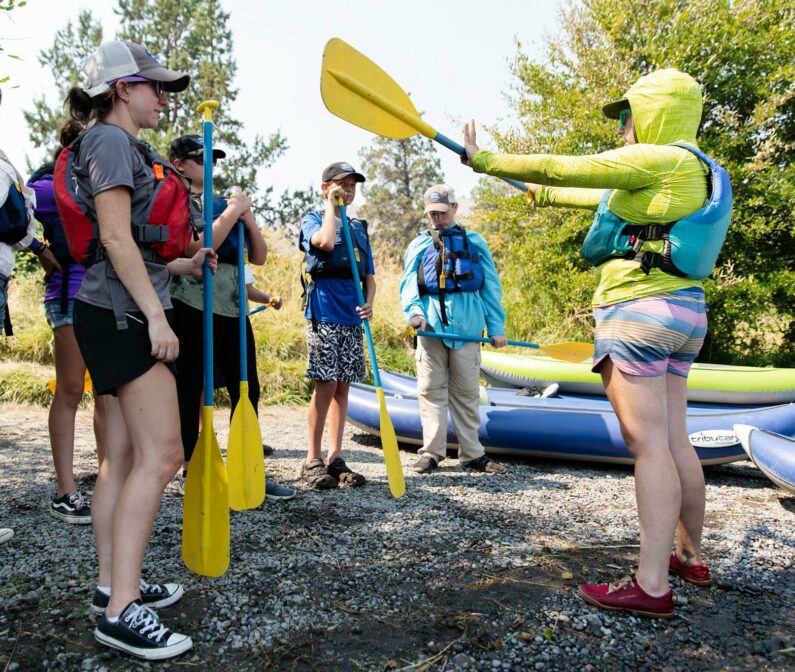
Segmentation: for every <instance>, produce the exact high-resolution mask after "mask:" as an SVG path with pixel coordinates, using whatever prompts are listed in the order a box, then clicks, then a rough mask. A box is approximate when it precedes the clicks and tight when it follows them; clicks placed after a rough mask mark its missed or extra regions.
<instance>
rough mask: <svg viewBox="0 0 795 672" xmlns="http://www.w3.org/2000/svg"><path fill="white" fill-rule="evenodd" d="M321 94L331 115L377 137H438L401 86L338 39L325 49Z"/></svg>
mask: <svg viewBox="0 0 795 672" xmlns="http://www.w3.org/2000/svg"><path fill="white" fill-rule="evenodd" d="M320 95H321V96H322V97H323V103H325V105H326V107H327V108H328V111H329V112H331V113H332V114H334V115H336V116H338V117H340V118H341V119H344V120H345V121H348V122H350V123H352V124H354V125H356V126H359V127H360V128H363V129H365V130H367V131H371V132H372V133H375V134H377V135H382V136H384V137H387V138H410V137H412V136H414V135H417V133H418V132H419V133H422V134H423V135H425V136H426V137H429V138H433V137H434V136H435V135H436V131H435V130H434V129H433V127H431V126H429V125H428V124H426V123H425V122H424V121H422V119H421V118H420V115H419V113H418V112H417V110H416V108H415V107H414V103H412V102H411V99H410V98H409V97H408V94H407V93H406V92H405V91H403V89H402V88H400V85H399V84H398V83H397V82H395V80H394V79H392V78H391V77H390V76H389V75H388V74H386V73H385V72H384V71H383V70H382V69H381V68H379V67H378V66H377V65H376V64H375V63H373V62H372V61H371V60H370V59H369V58H367V56H365V55H364V54H362V53H361V52H359V51H357V50H356V49H354V48H353V47H352V46H351V45H349V44H348V43H346V42H344V41H343V40H341V39H339V38H338V37H334V38H332V39H330V40H329V41H328V42H327V43H326V48H325V49H324V50H323V65H322V69H321V73H320Z"/></svg>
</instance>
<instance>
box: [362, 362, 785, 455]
mask: <svg viewBox="0 0 795 672" xmlns="http://www.w3.org/2000/svg"><path fill="white" fill-rule="evenodd" d="M381 381H382V384H383V388H384V393H385V397H386V401H387V408H388V410H389V415H390V418H391V419H392V423H393V425H394V427H395V433H396V434H397V437H398V440H399V441H402V442H404V443H409V444H415V445H420V444H421V443H422V427H421V425H420V417H419V406H418V401H417V395H416V381H415V380H414V379H413V378H411V377H409V376H401V375H397V374H390V373H388V372H382V374H381ZM485 396H487V397H488V400H487V401H486V400H485V399H484V401H485V402H486V403H487V405H482V406H481V407H480V432H479V436H480V441H481V443H483V446H484V447H485V448H486V451H487V452H488V453H491V454H509V455H526V456H535V457H545V458H558V459H567V460H584V461H592V462H607V463H623V464H632V462H633V458H632V456H631V455H630V453H629V451H628V450H627V447H626V445H625V444H624V440H623V439H622V437H621V431H620V430H619V426H618V421H617V419H616V416H615V414H614V413H613V410H612V408H611V407H610V404H609V402H608V401H607V400H606V399H605V398H604V397H588V396H577V395H566V396H560V397H553V398H548V399H542V398H537V397H531V396H520V395H519V394H517V390H515V389H500V388H486V395H485ZM348 420H349V421H350V422H351V424H353V425H354V426H355V427H358V428H359V429H362V430H364V431H366V432H368V433H370V434H376V435H377V434H378V432H379V425H380V422H379V404H378V400H377V398H376V395H375V388H373V387H371V386H369V385H361V384H353V385H351V391H350V396H349V400H348ZM734 424H750V425H754V426H756V427H762V428H764V429H767V430H770V431H773V432H777V433H779V434H785V435H795V404H782V405H778V406H768V407H756V406H737V405H719V404H690V405H689V406H688V414H687V427H688V433H689V434H690V440H691V442H692V443H693V445H694V447H695V449H696V452H697V454H698V457H699V459H700V460H701V462H702V464H705V465H708V464H724V463H727V462H734V461H737V460H743V459H746V455H745V452H744V451H743V448H742V446H741V445H740V442H739V440H738V438H737V436H736V435H735V433H734V431H733V425H734ZM447 441H448V446H449V447H450V448H455V447H456V446H457V438H456V435H455V431H454V429H453V426H452V423H451V422H449V424H448V434H447Z"/></svg>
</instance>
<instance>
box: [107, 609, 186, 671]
mask: <svg viewBox="0 0 795 672" xmlns="http://www.w3.org/2000/svg"><path fill="white" fill-rule="evenodd" d="M94 637H95V638H96V640H97V641H98V642H101V643H102V644H104V645H105V646H110V647H111V648H114V649H118V650H119V651H124V652H125V653H129V654H131V655H133V656H137V657H138V658H145V659H146V660H164V659H165V658H173V657H174V656H179V655H180V654H182V653H185V652H186V651H188V650H189V649H190V648H191V647H192V646H193V642H192V641H191V638H190V637H188V636H187V635H183V634H180V633H178V632H172V631H171V630H169V629H168V628H167V627H166V626H165V625H163V624H162V623H161V622H160V619H159V618H158V616H157V613H156V612H154V611H152V609H150V608H149V607H145V606H143V605H142V604H141V603H140V602H130V604H128V605H127V606H126V607H125V609H124V611H123V612H122V613H121V616H119V618H118V619H116V620H115V621H113V622H111V621H109V620H108V619H107V617H105V616H103V617H102V618H101V619H100V620H99V623H97V627H96V628H95V630H94Z"/></svg>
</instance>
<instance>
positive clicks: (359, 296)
mask: <svg viewBox="0 0 795 672" xmlns="http://www.w3.org/2000/svg"><path fill="white" fill-rule="evenodd" d="M339 207H340V219H342V235H343V236H344V237H345V246H346V247H347V248H348V256H349V257H350V259H351V274H352V275H353V284H354V285H356V300H357V301H358V302H359V305H360V306H363V305H364V294H363V293H362V280H361V278H360V277H359V267H358V266H357V265H356V254H355V251H354V248H353V238H351V229H350V227H349V226H348V213H347V211H346V210H345V206H344V205H342V204H340V206H339ZM362 326H363V327H364V334H365V336H367V349H368V350H369V352H370V363H371V364H372V366H373V382H374V383H375V386H376V387H381V375H380V374H379V373H378V360H377V359H376V358H375V346H374V345H373V335H372V333H370V322H369V321H368V320H362Z"/></svg>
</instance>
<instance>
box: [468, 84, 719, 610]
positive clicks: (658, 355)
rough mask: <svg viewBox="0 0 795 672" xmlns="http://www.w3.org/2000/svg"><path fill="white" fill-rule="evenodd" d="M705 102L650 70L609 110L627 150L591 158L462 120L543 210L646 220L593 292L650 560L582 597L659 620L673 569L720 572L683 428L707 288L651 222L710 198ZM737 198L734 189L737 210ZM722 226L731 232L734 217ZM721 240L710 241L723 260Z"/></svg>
mask: <svg viewBox="0 0 795 672" xmlns="http://www.w3.org/2000/svg"><path fill="white" fill-rule="evenodd" d="M701 98H702V94H701V87H700V86H699V84H698V83H697V82H696V81H695V80H694V79H693V78H692V77H690V76H689V75H687V74H685V73H682V72H679V71H678V70H675V69H664V70H657V71H655V72H653V73H651V74H649V75H646V76H644V77H641V78H640V79H639V80H638V81H637V82H636V83H635V84H634V85H633V86H632V87H631V88H630V89H629V91H628V92H627V94H626V95H625V96H624V98H622V99H621V100H617V101H614V102H612V103H609V104H607V105H605V106H604V107H603V108H602V111H603V113H604V114H605V116H606V117H608V118H609V119H616V120H618V121H619V124H620V127H619V129H618V134H619V136H620V137H622V138H623V140H624V142H625V143H626V144H625V146H623V147H620V148H618V149H614V150H610V151H606V152H602V153H600V154H596V155H591V156H579V157H574V156H553V155H545V154H531V155H526V156H514V155H506V154H493V153H491V152H487V151H479V149H478V146H477V144H476V135H475V124H474V122H473V121H471V122H469V123H468V124H467V125H466V127H465V129H464V145H465V148H466V152H467V161H466V162H467V163H469V165H471V166H472V167H473V169H474V170H475V171H476V172H479V173H488V174H490V175H496V176H498V177H510V178H514V179H518V180H523V181H526V182H528V183H529V185H528V186H529V189H528V198H529V199H530V200H531V201H532V202H533V204H534V206H535V207H553V206H554V207H565V208H584V209H588V210H594V211H596V217H595V221H594V225H593V227H592V232H594V231H596V230H597V229H598V230H600V231H601V230H603V229H604V225H605V223H606V222H608V221H612V222H614V223H615V222H619V223H620V224H625V223H632V225H636V226H635V227H634V228H635V229H641V228H642V227H646V228H644V229H643V230H644V233H640V234H638V236H636V237H631V239H630V240H629V244H630V247H632V246H633V245H634V251H635V253H637V254H636V255H634V253H633V254H627V253H624V254H622V255H621V256H616V257H615V258H609V259H607V260H606V261H605V260H604V259H600V260H599V262H598V263H599V265H598V266H596V275H597V289H596V292H595V294H594V298H593V308H594V316H595V319H596V337H595V343H594V350H595V352H594V360H593V370H594V371H598V372H599V373H600V374H601V376H602V380H603V382H604V386H605V390H606V392H607V396H608V398H609V400H610V403H611V404H612V405H613V408H614V409H615V412H616V415H617V416H618V419H619V422H620V424H621V431H622V435H623V437H624V440H625V442H626V444H627V447H628V448H629V450H630V451H631V452H632V454H633V455H634V456H635V491H636V498H637V503H638V514H639V519H640V542H641V550H640V560H639V565H638V571H637V573H636V575H635V576H634V577H626V578H625V579H622V580H620V581H617V582H615V583H612V584H600V585H582V586H580V595H581V597H583V599H585V600H586V601H587V602H589V603H590V604H593V605H595V606H598V607H602V608H606V609H621V610H626V611H631V612H634V613H639V614H642V615H645V616H653V617H658V618H671V617H672V616H673V599H672V597H673V595H672V593H671V591H670V589H669V586H668V574H669V572H672V573H675V574H679V575H680V576H681V577H682V578H683V579H684V580H686V581H689V582H690V583H693V584H695V585H698V586H706V585H709V584H710V582H711V577H710V573H709V569H708V568H707V566H706V565H705V564H703V563H702V562H701V534H702V528H703V523H704V507H705V488H704V475H703V472H702V469H701V465H700V463H699V460H698V458H697V456H696V453H695V451H694V450H693V447H692V445H691V444H690V440H689V438H688V435H687V429H686V425H685V413H686V408H687V375H688V373H689V370H690V366H691V364H692V362H693V361H694V360H695V357H696V355H697V354H698V352H699V350H700V348H701V345H702V343H703V340H704V336H705V334H706V326H707V319H706V307H705V301H704V290H703V288H702V281H701V279H700V278H698V277H697V276H696V277H694V276H693V274H689V275H690V277H682V276H683V274H682V273H681V272H679V271H678V269H676V268H674V269H673V272H672V270H671V268H670V265H668V266H666V265H665V264H664V263H663V262H664V261H666V260H667V261H670V255H667V254H665V253H667V252H668V251H669V247H667V246H666V245H665V241H664V240H660V239H657V238H652V237H651V236H649V235H648V231H650V230H652V229H650V228H649V227H648V226H647V225H656V224H659V225H668V224H670V223H672V222H678V221H679V220H683V219H684V218H689V217H690V216H693V215H694V213H701V212H702V208H704V206H705V201H706V200H708V196H710V194H708V186H709V180H708V178H709V177H710V175H711V171H710V168H709V167H708V165H707V163H706V162H705V161H708V160H709V159H708V158H707V157H704V156H703V155H701V154H700V152H699V151H698V148H697V144H696V133H697V131H698V126H699V123H700V121H701ZM674 143H676V144H674ZM726 182H727V184H728V178H726ZM730 198H731V195H730V185H728V195H727V199H729V204H728V211H730ZM726 205H727V204H725V203H724V207H723V211H724V214H725V213H726V212H727V207H725V206H726ZM722 225H723V226H724V230H723V233H724V235H725V226H728V215H726V216H725V217H724V221H723V222H722ZM685 226H686V224H685ZM658 228H659V227H658ZM708 229H709V227H706V229H705V230H708ZM653 230H655V231H656V230H657V229H653ZM644 236H645V238H644ZM590 237H591V236H590V234H589V238H590ZM636 238H640V239H639V240H636ZM721 242H722V239H720V240H719V241H718V242H717V243H713V247H714V248H715V250H716V251H715V256H717V249H719V248H720V244H721ZM696 253H697V254H696V255H695V256H696V257H698V256H699V255H698V250H696ZM702 265H703V264H702ZM707 265H708V266H709V264H707ZM674 537H676V549H675V551H674V553H673V554H671V544H672V542H673V540H674Z"/></svg>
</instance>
